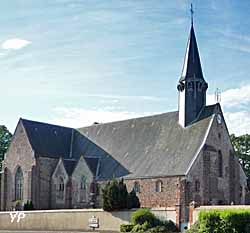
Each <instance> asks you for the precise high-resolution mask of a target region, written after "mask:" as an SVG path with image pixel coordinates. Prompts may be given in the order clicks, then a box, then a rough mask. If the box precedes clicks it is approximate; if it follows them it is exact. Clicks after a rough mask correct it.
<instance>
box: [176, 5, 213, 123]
mask: <svg viewBox="0 0 250 233" xmlns="http://www.w3.org/2000/svg"><path fill="white" fill-rule="evenodd" d="M207 88H208V85H207V83H206V81H205V80H204V77H203V73H202V68H201V62H200V56H199V51H198V46H197V42H196V38H195V33H194V26H193V8H192V4H191V29H190V34H189V38H188V43H187V48H186V54H185V60H184V64H183V69H182V74H181V78H180V79H179V82H178V85H177V90H178V92H179V106H178V109H179V124H180V125H181V126H182V127H186V126H188V125H190V124H192V122H194V121H195V120H196V119H197V117H198V115H199V113H200V112H201V110H202V109H203V108H204V107H205V106H206V91H207Z"/></svg>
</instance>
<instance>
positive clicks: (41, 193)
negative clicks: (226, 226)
mask: <svg viewBox="0 0 250 233" xmlns="http://www.w3.org/2000/svg"><path fill="white" fill-rule="evenodd" d="M207 88H208V84H207V82H206V81H205V79H204V77H203V72H202V68H201V62H200V57H199V52H198V46H197V42H196V38H195V32H194V28H193V25H192V26H191V30H190V35H189V39H188V44H187V49H186V55H185V60H184V65H183V70H182V75H181V78H180V79H179V81H178V85H177V90H178V92H179V106H178V111H175V112H168V113H163V114H159V115H153V116H148V117H141V118H136V119H129V120H124V121H118V122H111V123H105V124H94V125H92V126H89V127H83V128H79V129H73V128H67V127H62V126H57V125H51V124H46V123H41V122H36V121H30V120H26V119H20V120H19V122H18V124H17V127H16V130H15V133H14V136H13V139H12V142H11V145H10V147H9V149H8V151H7V153H6V155H5V159H4V161H3V171H2V176H1V210H10V209H13V208H15V207H16V206H17V204H21V205H22V204H23V203H25V202H26V201H27V200H31V201H32V202H33V205H34V208H35V209H56V208H89V207H99V206H101V202H102V198H101V187H102V185H104V184H105V183H106V182H107V181H109V180H111V179H112V178H113V177H116V178H123V179H124V181H125V183H126V184H127V187H128V190H129V191H130V190H132V189H134V190H135V191H136V193H137V196H138V197H139V199H140V203H141V206H142V207H174V208H176V218H177V222H178V223H179V224H181V223H186V222H188V218H189V216H188V211H189V204H190V203H191V202H192V201H195V202H196V203H197V204H198V205H218V204H219V205H220V204H231V203H234V204H244V203H245V195H246V187H247V182H246V181H247V180H246V176H245V174H244V172H243V170H242V168H241V166H240V164H239V161H238V158H237V157H236V156H235V153H234V149H233V146H232V143H231V141H230V137H229V132H228V129H227V125H226V122H225V119H224V117H223V112H222V110H221V107H220V104H219V103H217V104H214V105H209V106H207V105H206V91H207Z"/></svg>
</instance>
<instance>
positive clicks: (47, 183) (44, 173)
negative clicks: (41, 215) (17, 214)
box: [36, 156, 58, 209]
mask: <svg viewBox="0 0 250 233" xmlns="http://www.w3.org/2000/svg"><path fill="white" fill-rule="evenodd" d="M57 163H58V159H54V158H47V157H41V156H39V158H38V161H37V165H38V171H37V175H38V180H39V182H38V184H37V185H38V187H37V188H38V189H39V193H37V195H38V197H37V199H38V200H39V205H38V206H37V207H36V209H50V208H51V195H50V194H51V177H52V173H53V172H54V170H55V168H56V165H57Z"/></svg>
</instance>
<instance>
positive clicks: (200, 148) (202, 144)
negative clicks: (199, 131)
mask: <svg viewBox="0 0 250 233" xmlns="http://www.w3.org/2000/svg"><path fill="white" fill-rule="evenodd" d="M214 117H215V114H213V115H212V117H211V119H210V122H209V125H208V127H207V131H206V133H205V136H204V138H203V141H202V143H201V145H200V147H199V149H198V150H197V152H196V153H195V156H194V157H193V159H192V161H191V162H190V164H189V166H188V169H187V171H186V172H185V175H187V174H188V173H189V171H190V169H191V168H192V166H193V164H194V162H195V161H196V160H197V158H198V156H199V153H200V151H201V150H202V148H203V146H204V145H205V143H206V140H207V137H208V134H209V132H210V129H211V126H212V123H213V121H214Z"/></svg>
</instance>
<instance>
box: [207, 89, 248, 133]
mask: <svg viewBox="0 0 250 233" xmlns="http://www.w3.org/2000/svg"><path fill="white" fill-rule="evenodd" d="M214 103H215V98H214V95H208V104H214ZM221 106H222V109H223V111H224V116H225V119H226V123H227V126H228V128H229V133H234V134H236V135H241V134H246V133H250V85H245V86H242V87H239V88H234V89H229V90H226V91H224V92H222V93H221Z"/></svg>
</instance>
